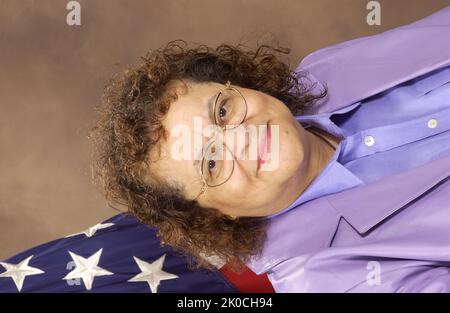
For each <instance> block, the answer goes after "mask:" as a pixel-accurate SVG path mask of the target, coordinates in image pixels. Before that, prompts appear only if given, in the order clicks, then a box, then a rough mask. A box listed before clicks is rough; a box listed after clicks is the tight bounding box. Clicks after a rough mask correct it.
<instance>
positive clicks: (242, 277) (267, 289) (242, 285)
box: [219, 264, 275, 293]
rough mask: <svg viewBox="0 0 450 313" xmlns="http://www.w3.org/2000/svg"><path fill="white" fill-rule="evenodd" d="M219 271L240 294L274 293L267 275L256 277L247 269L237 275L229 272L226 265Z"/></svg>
mask: <svg viewBox="0 0 450 313" xmlns="http://www.w3.org/2000/svg"><path fill="white" fill-rule="evenodd" d="M219 271H220V272H221V273H222V274H223V275H224V276H225V277H226V278H227V279H228V280H229V281H230V282H231V283H232V284H233V285H234V286H236V288H237V289H239V290H240V291H241V292H261V293H275V290H274V289H273V287H272V284H271V283H270V281H269V279H268V278H267V274H261V275H256V274H255V272H253V271H252V270H251V269H249V268H248V267H245V270H244V271H243V272H242V273H240V274H238V273H236V272H233V271H232V270H230V269H229V267H228V265H226V264H225V265H224V266H222V267H221V268H220V270H219Z"/></svg>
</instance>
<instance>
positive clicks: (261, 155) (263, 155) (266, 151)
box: [257, 122, 271, 170]
mask: <svg viewBox="0 0 450 313" xmlns="http://www.w3.org/2000/svg"><path fill="white" fill-rule="evenodd" d="M261 137H262V138H261V141H260V142H259V144H258V159H257V170H259V169H260V168H261V166H262V165H263V164H264V163H266V162H267V161H268V160H269V155H270V148H271V144H270V141H271V134H270V126H269V122H267V124H266V133H265V134H264V135H263V136H261Z"/></svg>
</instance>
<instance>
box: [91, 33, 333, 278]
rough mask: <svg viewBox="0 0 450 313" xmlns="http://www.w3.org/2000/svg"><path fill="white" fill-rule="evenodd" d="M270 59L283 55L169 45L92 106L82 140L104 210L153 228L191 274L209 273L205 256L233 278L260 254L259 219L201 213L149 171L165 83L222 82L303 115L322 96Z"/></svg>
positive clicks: (262, 226)
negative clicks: (90, 149) (94, 117)
mask: <svg viewBox="0 0 450 313" xmlns="http://www.w3.org/2000/svg"><path fill="white" fill-rule="evenodd" d="M276 53H283V54H289V53H290V49H289V48H281V47H278V48H274V47H272V46H270V45H259V47H258V48H257V50H256V51H252V50H246V49H245V48H244V46H242V45H241V44H239V45H237V46H233V45H228V44H222V45H220V46H218V47H217V48H216V49H212V48H210V47H208V46H206V45H198V46H196V47H195V48H189V47H188V44H187V42H186V41H184V40H174V41H171V42H169V43H168V44H167V45H166V46H165V47H163V48H160V49H158V50H155V51H149V52H148V53H147V54H146V56H145V57H142V61H143V62H142V63H141V64H140V65H138V66H136V67H128V68H127V69H126V70H124V72H123V74H121V75H118V74H115V75H113V76H112V77H111V78H110V80H109V82H108V83H107V85H106V86H105V88H104V94H103V98H102V101H101V103H100V105H97V107H96V109H97V111H98V113H99V119H98V122H97V124H96V126H95V127H94V128H93V129H92V130H91V133H90V135H89V137H90V139H91V140H92V142H93V143H94V148H95V152H96V155H95V156H94V162H93V173H94V175H93V178H94V184H98V185H100V187H101V189H102V191H103V193H104V195H105V197H106V199H107V203H108V205H109V206H111V207H113V208H114V204H119V205H124V206H126V208H127V211H128V213H129V214H131V215H133V216H135V217H136V218H137V219H138V220H139V221H140V222H142V223H144V224H147V225H151V226H154V227H156V228H157V230H158V231H157V234H158V237H159V238H160V240H161V242H162V244H167V245H170V246H171V247H172V248H174V249H175V250H176V251H178V252H180V253H181V254H183V255H185V256H187V257H188V259H189V260H190V263H189V264H190V265H191V266H192V265H194V267H196V268H199V267H204V268H209V269H210V268H212V267H213V265H212V264H211V263H210V262H208V261H207V260H206V258H205V257H210V256H215V257H219V258H220V259H221V260H222V261H224V262H226V263H227V264H228V265H229V266H230V267H231V268H232V269H234V270H235V271H240V270H241V269H242V266H241V265H242V264H243V263H244V262H246V261H248V260H249V258H250V257H251V256H254V255H259V254H260V253H261V251H262V248H263V245H264V241H265V238H266V237H265V235H266V232H265V230H266V226H267V225H266V221H265V220H264V219H261V218H251V217H241V218H237V219H231V218H230V217H229V216H227V215H225V214H223V213H222V212H220V211H219V210H217V209H215V208H205V207H201V206H200V205H199V204H198V203H197V202H193V201H192V200H188V199H186V198H185V197H184V196H183V186H178V185H176V184H174V183H173V182H170V181H168V180H166V179H162V178H160V177H158V176H157V175H156V174H154V173H150V172H149V162H150V161H149V158H148V156H149V153H150V151H154V149H157V148H158V143H159V142H160V139H161V138H163V139H166V138H167V130H165V129H164V127H163V126H162V124H161V120H162V119H163V117H164V116H165V115H166V113H167V111H168V109H169V107H170V103H171V101H173V100H174V99H176V94H172V93H170V92H169V90H168V88H167V86H168V83H169V82H170V81H172V80H175V79H180V80H189V81H193V82H197V83H202V82H217V83H225V82H226V81H227V80H230V81H231V82H233V84H234V85H238V86H242V87H246V88H251V89H255V90H259V91H262V92H265V93H267V94H269V95H271V96H273V97H275V98H278V99H279V100H281V101H282V102H283V103H285V105H286V106H287V107H288V108H289V109H290V110H291V112H292V113H293V114H294V115H298V114H303V113H304V112H305V110H306V109H307V108H308V106H310V105H312V104H313V103H314V102H315V100H317V99H320V98H323V97H324V96H326V93H327V90H326V88H325V89H324V91H323V92H322V93H320V94H313V93H312V92H311V90H312V88H313V87H314V85H308V84H306V83H304V81H302V78H307V77H306V75H305V74H306V72H305V71H297V72H293V71H291V70H290V69H289V66H288V65H287V64H285V63H284V62H282V61H281V60H280V59H279V58H278V57H277V55H276ZM149 176H150V177H151V179H148V177H149Z"/></svg>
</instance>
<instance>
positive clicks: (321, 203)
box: [247, 7, 450, 292]
mask: <svg viewBox="0 0 450 313" xmlns="http://www.w3.org/2000/svg"><path fill="white" fill-rule="evenodd" d="M449 65H450V7H447V8H445V9H443V10H441V11H439V12H436V13H435V14H433V15H431V16H429V17H426V18H424V19H422V20H419V21H417V22H415V23H412V24H409V25H405V26H402V27H398V28H396V29H393V30H390V31H388V32H384V33H381V34H378V35H375V36H368V37H363V38H358V39H354V40H351V41H348V42H344V43H341V44H338V45H334V46H331V47H327V48H324V49H321V50H319V51H316V52H314V53H312V54H311V55H309V56H307V57H306V58H305V59H304V60H303V61H302V63H301V64H300V66H299V68H298V70H300V69H302V70H307V71H308V72H309V76H310V78H311V79H312V80H315V81H317V82H318V83H319V85H320V84H322V85H323V84H326V85H327V87H328V90H329V96H328V97H327V98H326V99H324V100H323V101H321V102H319V103H317V104H316V105H315V106H314V107H313V108H312V109H311V110H310V112H309V113H308V114H307V115H303V116H297V117H296V119H297V120H298V121H299V122H300V123H302V124H303V125H304V126H307V125H315V126H317V127H320V128H323V129H325V130H327V131H328V132H330V133H333V134H334V135H337V136H339V137H341V138H342V141H341V143H340V144H339V146H338V148H337V150H336V152H335V154H334V155H333V158H332V160H331V161H330V162H329V163H328V164H327V166H326V168H325V169H324V170H323V171H322V172H321V173H320V175H319V176H318V177H316V179H315V180H314V181H313V183H312V184H311V185H310V186H309V187H308V188H307V189H306V190H305V191H304V192H303V193H302V195H301V196H300V197H299V198H298V199H296V201H294V203H292V204H291V205H290V206H289V207H287V208H285V209H284V210H282V211H280V212H278V213H276V214H274V215H273V216H269V217H268V218H269V219H270V224H269V228H268V231H267V240H266V242H265V246H264V251H263V253H262V255H260V256H257V257H255V258H253V260H252V261H250V262H248V263H247V265H248V266H249V267H250V268H252V269H253V270H254V271H255V272H256V273H258V274H260V273H265V272H266V273H268V277H269V279H270V281H271V283H272V285H273V286H274V288H275V290H276V291H277V292H437V291H444V292H449V291H450V265H449V264H450V132H449V128H450V84H449V82H450V68H449Z"/></svg>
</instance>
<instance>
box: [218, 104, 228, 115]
mask: <svg viewBox="0 0 450 313" xmlns="http://www.w3.org/2000/svg"><path fill="white" fill-rule="evenodd" d="M226 103H227V101H226V100H224V101H222V103H221V104H220V107H219V117H220V118H223V117H225V116H227V108H226V107H225V105H226Z"/></svg>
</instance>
